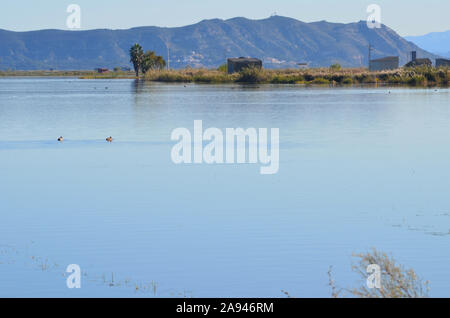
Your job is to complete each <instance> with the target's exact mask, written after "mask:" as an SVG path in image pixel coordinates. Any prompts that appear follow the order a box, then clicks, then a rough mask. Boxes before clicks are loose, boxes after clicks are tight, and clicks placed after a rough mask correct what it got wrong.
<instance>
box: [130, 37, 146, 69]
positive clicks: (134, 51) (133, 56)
mask: <svg viewBox="0 0 450 318" xmlns="http://www.w3.org/2000/svg"><path fill="white" fill-rule="evenodd" d="M143 59H144V51H143V50H142V47H141V46H140V45H139V44H137V43H135V44H134V45H133V46H132V47H131V48H130V62H131V63H133V67H134V71H135V72H136V77H139V70H140V69H141V66H142V61H143Z"/></svg>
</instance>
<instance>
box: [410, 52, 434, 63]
mask: <svg viewBox="0 0 450 318" xmlns="http://www.w3.org/2000/svg"><path fill="white" fill-rule="evenodd" d="M422 65H425V66H433V62H431V60H430V59H429V58H424V59H418V58H417V52H416V51H412V52H411V62H408V63H406V64H405V67H415V66H422Z"/></svg>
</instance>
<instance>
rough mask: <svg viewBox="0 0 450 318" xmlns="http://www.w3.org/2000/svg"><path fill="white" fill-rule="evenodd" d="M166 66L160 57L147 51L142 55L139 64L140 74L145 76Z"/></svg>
mask: <svg viewBox="0 0 450 318" xmlns="http://www.w3.org/2000/svg"><path fill="white" fill-rule="evenodd" d="M165 66H166V61H164V59H163V58H162V56H159V55H156V54H155V52H153V51H147V52H145V53H144V56H143V58H142V64H141V71H142V74H144V75H145V73H147V72H148V71H150V70H159V71H160V70H162V69H164V67H165Z"/></svg>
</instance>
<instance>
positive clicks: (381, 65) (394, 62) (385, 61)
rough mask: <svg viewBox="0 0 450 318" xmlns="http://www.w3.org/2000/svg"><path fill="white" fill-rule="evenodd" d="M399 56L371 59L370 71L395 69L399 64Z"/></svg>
mask: <svg viewBox="0 0 450 318" xmlns="http://www.w3.org/2000/svg"><path fill="white" fill-rule="evenodd" d="M399 61H400V60H399V57H398V56H387V57H383V58H381V59H376V60H370V62H369V71H371V72H373V71H384V70H395V69H397V68H398V66H399V63H400V62H399Z"/></svg>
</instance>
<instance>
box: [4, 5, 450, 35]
mask: <svg viewBox="0 0 450 318" xmlns="http://www.w3.org/2000/svg"><path fill="white" fill-rule="evenodd" d="M70 4H78V5H79V6H80V8H81V20H80V21H81V29H82V30H88V29H98V28H101V29H105V28H107V29H127V28H131V27H137V26H150V25H152V26H153V25H155V26H161V27H174V26H184V25H188V24H193V23H197V22H199V21H201V20H204V19H213V18H220V19H229V18H233V17H237V16H240V17H246V18H250V19H264V18H267V17H269V16H271V15H273V14H277V15H281V16H287V17H291V18H295V19H298V20H301V21H304V22H312V21H321V20H326V21H329V22H342V23H349V22H356V21H359V20H366V19H367V17H368V15H369V14H368V13H367V12H366V11H367V7H368V6H369V5H370V4H377V5H379V6H380V9H381V22H382V23H384V24H386V25H387V26H389V27H390V28H392V29H394V30H395V31H396V32H397V33H399V34H400V35H402V36H407V35H423V34H426V33H429V32H442V31H447V30H450V19H449V17H448V14H449V12H450V0H426V1H423V0H368V1H365V0H226V1H223V0H222V1H218V0H159V1H155V0H68V1H66V0H1V3H0V29H6V30H12V31H30V30H41V29H63V30H64V29H68V28H67V26H66V20H67V17H68V16H69V15H70V13H67V11H66V10H67V7H68V6H69V5H70Z"/></svg>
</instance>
